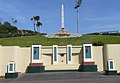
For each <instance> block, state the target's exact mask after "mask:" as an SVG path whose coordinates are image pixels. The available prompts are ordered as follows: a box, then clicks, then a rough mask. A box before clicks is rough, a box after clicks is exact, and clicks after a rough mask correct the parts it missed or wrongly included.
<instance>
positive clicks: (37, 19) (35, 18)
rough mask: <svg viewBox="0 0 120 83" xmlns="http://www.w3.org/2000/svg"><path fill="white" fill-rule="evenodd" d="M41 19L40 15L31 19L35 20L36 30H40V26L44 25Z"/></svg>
mask: <svg viewBox="0 0 120 83" xmlns="http://www.w3.org/2000/svg"><path fill="white" fill-rule="evenodd" d="M39 20H40V16H33V17H32V18H31V21H33V26H34V32H39V31H38V28H40V26H42V23H41V22H40V21H39ZM36 27H37V28H36Z"/></svg>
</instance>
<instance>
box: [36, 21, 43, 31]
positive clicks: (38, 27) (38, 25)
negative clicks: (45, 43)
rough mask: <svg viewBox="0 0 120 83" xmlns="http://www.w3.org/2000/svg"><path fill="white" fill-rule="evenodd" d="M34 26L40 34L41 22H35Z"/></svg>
mask: <svg viewBox="0 0 120 83" xmlns="http://www.w3.org/2000/svg"><path fill="white" fill-rule="evenodd" d="M36 26H37V31H38V32H40V26H42V23H41V22H37V24H36Z"/></svg>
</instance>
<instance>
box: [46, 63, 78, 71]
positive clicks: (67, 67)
mask: <svg viewBox="0 0 120 83" xmlns="http://www.w3.org/2000/svg"><path fill="white" fill-rule="evenodd" d="M79 66H80V64H65V65H45V70H78V69H79Z"/></svg>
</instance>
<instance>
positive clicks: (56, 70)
mask: <svg viewBox="0 0 120 83" xmlns="http://www.w3.org/2000/svg"><path fill="white" fill-rule="evenodd" d="M45 72H78V70H45Z"/></svg>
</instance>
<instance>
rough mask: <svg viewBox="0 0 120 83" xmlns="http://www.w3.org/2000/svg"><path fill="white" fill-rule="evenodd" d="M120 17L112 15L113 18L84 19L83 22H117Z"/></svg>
mask: <svg viewBox="0 0 120 83" xmlns="http://www.w3.org/2000/svg"><path fill="white" fill-rule="evenodd" d="M118 18H120V15H116V16H115V15H114V16H110V17H99V18H84V19H83V20H85V21H110V20H111V21H114V20H119V21H120V19H118Z"/></svg>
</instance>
